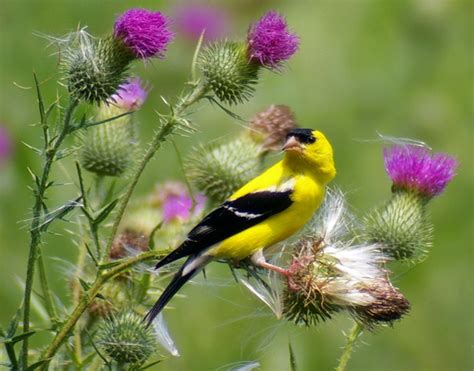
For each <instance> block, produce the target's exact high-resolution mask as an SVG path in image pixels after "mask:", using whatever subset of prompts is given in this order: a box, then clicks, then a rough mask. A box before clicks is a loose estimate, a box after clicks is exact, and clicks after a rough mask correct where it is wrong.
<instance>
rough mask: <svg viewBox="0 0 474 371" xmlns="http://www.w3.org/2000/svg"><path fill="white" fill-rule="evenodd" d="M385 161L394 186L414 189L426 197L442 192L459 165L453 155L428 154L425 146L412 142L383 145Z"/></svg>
mask: <svg viewBox="0 0 474 371" xmlns="http://www.w3.org/2000/svg"><path fill="white" fill-rule="evenodd" d="M384 162H385V170H386V171H387V173H388V175H389V177H390V178H391V179H392V182H393V184H394V186H395V187H396V188H401V189H408V190H413V191H416V192H418V193H420V194H422V195H424V196H427V197H429V198H431V197H434V196H437V195H439V194H441V193H442V192H443V191H444V189H445V187H446V185H447V184H448V183H449V182H450V181H451V179H452V178H453V177H454V175H455V171H456V168H457V165H458V163H457V161H456V160H455V159H454V158H453V157H452V156H449V155H447V154H444V153H435V154H430V152H429V150H428V149H426V148H423V147H417V146H412V145H407V146H393V147H392V148H386V149H385V150H384Z"/></svg>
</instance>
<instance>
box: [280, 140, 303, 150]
mask: <svg viewBox="0 0 474 371" xmlns="http://www.w3.org/2000/svg"><path fill="white" fill-rule="evenodd" d="M281 150H282V151H285V152H289V151H291V152H301V151H302V150H303V147H302V146H301V143H300V142H298V140H297V139H296V138H295V137H289V138H288V139H287V140H286V142H285V144H284V145H283V148H282V149H281Z"/></svg>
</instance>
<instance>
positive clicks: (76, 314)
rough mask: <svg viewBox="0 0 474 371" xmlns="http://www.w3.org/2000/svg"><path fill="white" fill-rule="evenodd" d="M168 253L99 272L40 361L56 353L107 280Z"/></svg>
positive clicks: (153, 253) (143, 256)
mask: <svg viewBox="0 0 474 371" xmlns="http://www.w3.org/2000/svg"><path fill="white" fill-rule="evenodd" d="M168 252H169V251H167V250H162V251H148V252H145V253H142V254H139V255H136V256H133V257H131V258H128V259H126V260H123V261H122V262H121V263H119V264H118V265H116V266H114V267H112V268H110V269H108V270H104V271H102V272H100V273H99V274H98V275H97V278H96V279H95V281H94V283H93V284H92V286H91V287H90V288H89V290H87V291H86V292H84V294H83V295H82V297H81V299H80V300H79V303H78V304H77V306H76V307H75V308H74V310H73V312H72V313H71V315H70V316H69V317H68V318H67V319H66V320H65V321H64V322H63V324H62V326H61V328H60V329H59V332H58V333H57V334H56V336H55V337H54V339H53V341H52V342H51V344H50V345H49V346H48V348H47V349H46V350H45V351H44V353H43V355H42V357H41V359H42V360H49V359H51V358H52V357H53V356H54V355H55V354H56V352H57V351H58V349H59V347H60V346H61V345H62V343H63V342H64V340H66V338H67V336H68V335H69V333H70V332H71V331H72V329H73V328H74V326H75V325H76V323H77V321H78V320H79V318H80V317H81V315H82V313H84V311H85V310H86V309H87V307H88V306H89V305H90V303H91V302H92V301H93V300H94V298H95V297H96V296H97V294H98V293H99V291H100V289H101V287H102V286H103V285H104V283H106V282H107V281H108V280H109V279H111V278H113V277H115V276H116V275H117V274H119V273H121V272H123V271H124V270H126V269H128V268H130V267H131V266H133V265H135V264H137V263H140V262H143V261H146V260H150V259H157V258H160V257H162V256H165V255H166V254H167V253H168ZM42 368H43V369H46V368H47V364H44V365H43V367H42Z"/></svg>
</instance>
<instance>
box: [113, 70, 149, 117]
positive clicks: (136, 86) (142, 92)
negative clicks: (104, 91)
mask: <svg viewBox="0 0 474 371" xmlns="http://www.w3.org/2000/svg"><path fill="white" fill-rule="evenodd" d="M147 95H148V92H147V90H146V89H145V88H144V87H143V86H142V81H141V80H140V78H138V77H136V78H133V79H130V80H128V81H127V82H126V83H124V84H122V85H120V86H119V88H118V89H117V92H116V93H115V94H113V95H112V96H111V97H110V98H109V102H110V103H112V104H114V105H116V106H118V107H120V108H123V109H124V110H126V111H132V110H137V109H139V108H140V107H141V106H142V105H143V103H144V102H145V100H146V97H147Z"/></svg>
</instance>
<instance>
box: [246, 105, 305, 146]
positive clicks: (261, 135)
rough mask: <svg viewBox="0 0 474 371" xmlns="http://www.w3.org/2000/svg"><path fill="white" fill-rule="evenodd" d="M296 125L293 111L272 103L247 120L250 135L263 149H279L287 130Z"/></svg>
mask: <svg viewBox="0 0 474 371" xmlns="http://www.w3.org/2000/svg"><path fill="white" fill-rule="evenodd" d="M297 127H298V125H297V124H296V121H295V116H294V114H293V111H292V110H291V109H290V107H288V106H285V105H274V104H272V105H271V106H270V107H268V108H267V109H266V110H265V111H262V112H259V113H257V114H256V115H255V116H254V117H252V118H251V119H250V122H249V130H250V136H251V138H252V139H253V140H254V141H255V142H257V143H259V144H261V146H262V150H263V151H278V150H280V149H281V147H282V146H283V143H284V141H285V138H286V135H287V134H288V132H289V131H290V130H292V129H295V128H297Z"/></svg>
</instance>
